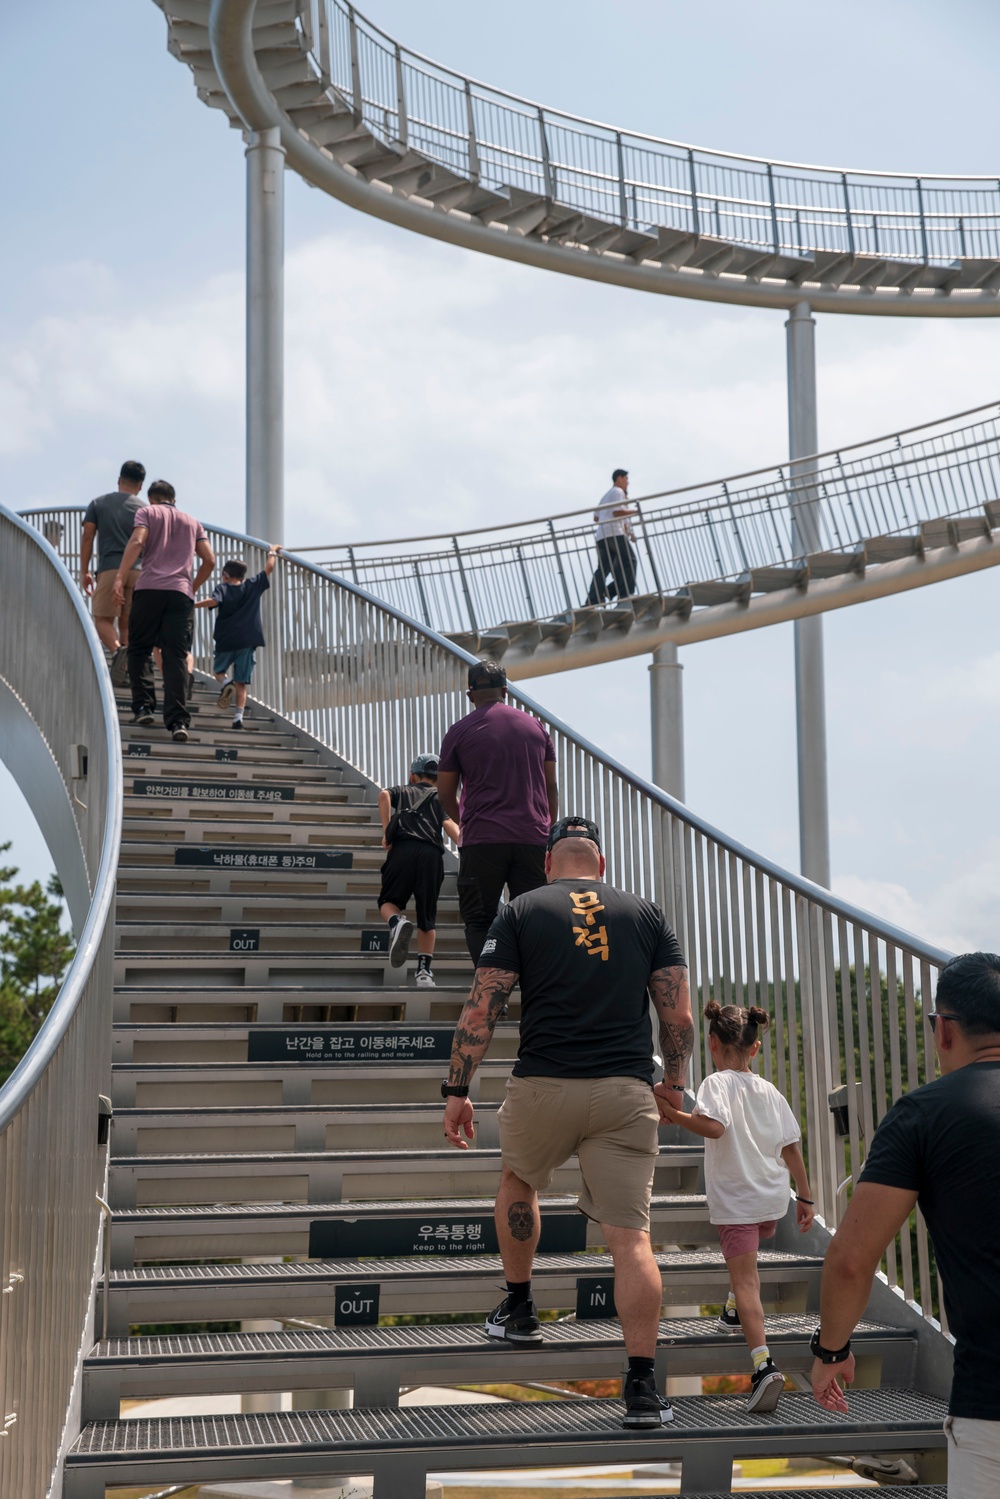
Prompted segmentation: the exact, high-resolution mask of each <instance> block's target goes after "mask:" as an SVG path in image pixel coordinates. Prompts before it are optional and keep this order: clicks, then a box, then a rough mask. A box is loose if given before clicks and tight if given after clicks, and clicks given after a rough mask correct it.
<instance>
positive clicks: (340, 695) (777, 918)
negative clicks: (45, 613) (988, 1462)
mask: <svg viewBox="0 0 1000 1499" xmlns="http://www.w3.org/2000/svg"><path fill="white" fill-rule="evenodd" d="M82 514H83V510H82V508H80V509H75V510H62V511H58V512H57V511H48V512H41V513H38V512H36V513H35V514H34V515H33V519H34V520H35V523H36V524H39V525H43V526H44V525H46V524H48V525H50V526H56V527H58V528H59V537H60V545H61V546H62V547H63V553H64V556H65V557H66V558H67V559H68V560H70V561H72V559H73V558H74V556H75V553H76V549H77V546H78V541H79V531H80V523H81V517H82ZM206 529H207V531H208V534H209V540H210V541H211V542H212V544H213V545H214V546H215V548H216V550H217V552H218V553H219V554H220V555H222V556H227V555H228V556H233V555H234V554H235V556H236V558H237V559H239V560H242V561H244V562H245V563H246V565H247V567H248V569H249V570H250V571H251V572H256V571H258V570H259V569H261V568H262V567H263V566H264V563H265V560H266V549H267V543H266V542H264V541H263V540H260V539H255V538H251V537H246V536H241V535H240V534H239V533H237V532H233V531H229V530H226V529H223V528H221V527H212V526H208V527H206ZM263 608H264V633H265V638H266V639H267V641H268V645H267V648H266V649H265V650H263V651H262V652H261V653H260V655H261V659H260V661H259V664H258V672H257V674H256V675H255V684H254V689H255V694H256V697H257V700H258V701H261V702H263V703H264V704H265V705H267V706H269V707H271V708H273V709H274V710H275V711H277V712H279V713H282V714H283V715H284V716H285V717H286V718H288V719H290V720H291V721H292V722H294V723H297V724H299V725H301V726H302V727H303V728H304V729H306V730H308V732H310V733H311V734H313V735H314V736H315V737H316V738H317V739H319V740H321V741H322V742H324V743H326V744H329V745H330V746H331V747H332V748H334V749H335V750H336V751H337V753H338V754H339V755H340V756H342V757H343V758H344V759H345V760H346V761H347V762H348V763H351V764H353V765H355V766H357V767H358V769H359V770H361V771H362V773H363V774H364V775H365V776H367V777H368V778H369V779H370V780H372V781H374V782H375V783H377V784H378V785H383V786H384V785H389V784H392V782H393V781H394V780H395V779H397V778H398V776H399V774H400V771H401V768H402V767H404V766H405V765H406V764H408V763H409V760H410V759H411V758H412V755H413V754H414V753H415V752H417V751H418V750H423V749H429V748H434V747H436V746H437V745H438V744H440V742H441V739H442V737H443V735H444V733H445V731H446V729H447V728H448V726H449V725H450V724H451V723H453V722H454V721H455V720H456V719H457V718H459V717H460V716H461V715H462V714H463V712H464V711H466V710H467V706H468V705H467V702H466V698H465V674H466V669H467V667H468V665H469V664H471V663H472V662H473V661H474V660H476V659H477V658H476V657H475V656H473V655H472V654H471V653H470V652H468V651H466V650H463V649H461V648H460V647H459V646H457V645H455V644H454V643H453V642H452V641H449V640H447V639H446V638H445V637H444V636H442V635H441V634H439V633H438V632H436V631H435V630H433V629H431V628H429V627H427V626H425V625H422V624H419V623H418V622H417V621H416V620H415V619H413V618H412V616H409V615H407V613H406V612H405V610H402V609H400V608H399V607H397V606H395V605H393V604H390V603H386V602H385V600H383V599H380V598H377V597H375V596H374V595H373V594H372V593H370V592H369V591H367V590H366V589H365V588H363V587H362V586H361V585H359V584H357V583H354V582H352V581H350V580H348V579H346V578H342V577H338V576H336V575H335V574H333V573H331V572H329V571H327V570H326V569H324V568H322V567H320V566H318V565H317V564H316V563H313V562H309V561H307V560H306V559H304V558H301V557H299V556H296V555H295V554H294V553H285V554H284V555H283V557H282V559H281V561H280V562H279V564H278V566H277V568H276V570H275V572H274V574H273V577H272V582H271V588H270V589H269V590H268V592H267V593H266V594H265V596H264V601H263ZM195 655H196V659H197V660H198V661H199V662H200V663H201V664H202V665H203V666H204V667H206V668H208V667H210V665H211V660H212V641H211V623H210V621H209V620H208V619H207V617H206V612H205V611H199V613H198V618H197V620H196V626H195ZM510 695H511V698H512V700H513V701H514V702H515V703H516V705H517V706H518V707H519V708H521V709H522V710H524V711H526V712H529V713H532V714H533V715H534V716H536V717H537V718H539V719H540V720H541V721H542V722H543V723H544V724H545V725H546V726H547V727H548V730H549V732H550V734H551V735H552V738H553V742H554V744H555V748H556V759H557V768H558V775H559V783H560V790H561V805H562V806H563V808H564V810H573V811H576V812H580V813H582V814H584V815H586V816H589V817H593V818H594V819H595V820H596V821H597V822H598V823H599V824H600V825H601V826H602V829H603V834H604V840H603V841H604V847H605V854H606V858H607V862H608V873H607V877H608V879H609V880H610V881H611V882H612V883H614V884H616V885H618V886H619V887H620V888H622V889H626V890H632V891H634V892H636V893H638V894H642V895H644V896H646V897H648V898H651V899H653V900H655V901H657V902H658V904H660V905H661V906H662V907H663V909H664V910H665V911H666V913H667V915H668V919H669V920H670V921H671V923H672V925H673V926H674V929H675V931H676V932H677V934H678V937H679V938H680V940H681V943H682V946H683V948H684V950H685V954H686V957H687V961H688V965H689V970H690V975H691V986H692V992H693V995H694V998H695V1005H696V1008H698V1009H700V1008H701V1006H702V1005H703V1004H704V1002H705V1001H706V1000H707V999H708V998H709V996H710V995H711V996H714V997H716V998H719V999H720V1000H722V1002H724V1003H730V1002H734V1001H735V1002H737V1003H748V1004H749V1003H758V1004H762V1005H764V1006H765V1007H766V1008H767V1009H768V1011H769V1013H771V1015H772V1016H773V1019H774V1025H773V1030H772V1031H769V1032H768V1033H767V1034H766V1037H765V1046H764V1051H763V1061H762V1065H763V1071H764V1074H765V1076H767V1077H769V1078H773V1080H774V1081H775V1083H776V1084H777V1085H778V1087H779V1088H781V1090H782V1091H783V1092H785V1094H786V1095H787V1096H788V1098H789V1099H790V1101H791V1104H792V1107H793V1109H794V1110H795V1112H796V1114H797V1116H798V1117H799V1118H800V1120H801V1121H802V1128H803V1138H804V1141H805V1148H806V1151H807V1156H808V1161H809V1170H810V1179H811V1183H812V1186H813V1189H814V1195H815V1197H816V1200H817V1203H818V1204H819V1208H820V1211H821V1213H822V1214H823V1216H824V1217H825V1218H826V1220H827V1222H829V1223H833V1222H834V1221H836V1218H837V1215H838V1211H839V1203H838V1187H839V1184H840V1183H841V1182H843V1180H844V1179H845V1177H847V1176H848V1175H851V1174H854V1173H856V1171H857V1170H858V1168H859V1166H860V1163H861V1160H862V1158H863V1147H864V1142H865V1141H868V1140H870V1139H871V1137H872V1134H873V1132H874V1128H875V1125H876V1124H877V1123H878V1122H879V1121H880V1120H881V1119H882V1117H883V1116H884V1114H885V1112H886V1109H887V1108H888V1106H889V1104H890V1103H891V1101H892V1100H893V1099H894V1098H896V1097H898V1096H899V1094H900V1092H902V1091H903V1090H904V1089H905V1088H907V1087H914V1086H916V1085H917V1084H918V1083H919V1082H922V1081H925V1080H926V1079H927V1078H928V1077H931V1076H933V1073H934V1049H933V1042H932V1039H931V1033H930V1027H929V1024H928V1022H927V1020H926V1012H927V1009H928V1005H927V1003H926V1001H927V1000H928V999H929V996H930V994H931V991H932V987H933V977H934V974H935V972H936V971H937V970H939V969H940V968H941V966H942V965H943V964H944V963H945V962H947V960H948V957H949V954H948V953H946V952H944V951H942V950H941V949H939V948H937V947H934V946H933V945H932V944H929V943H926V942H923V941H921V940H920V939H919V938H916V937H914V936H912V935H910V934H909V933H907V932H904V931H902V930H900V929H899V928H898V927H896V926H894V925H892V924H891V923H888V922H883V921H880V920H878V919H877V918H875V917H873V916H871V915H870V914H868V913H866V912H864V911H862V910H861V909H859V908H858V907H856V906H853V905H852V904H851V903H850V902H848V901H844V900H842V899H840V898H839V897H838V896H836V895H833V894H832V893H831V892H830V891H828V890H824V889H822V888H820V887H819V886H817V885H814V884H812V883H811V882H810V881H809V880H807V879H804V878H803V877H802V876H801V875H796V874H793V873H791V872H789V871H786V870H784V869H782V868H781V867H780V866H779V865H777V864H775V863H774V862H773V861H772V860H769V859H766V858H763V857H761V856H760V855H758V854H755V853H753V852H752V851H751V850H749V849H747V848H746V847H744V845H742V844H740V843H738V842H737V841H736V840H735V839H732V838H729V837H727V836H726V835H725V834H723V833H721V832H720V831H719V830H718V829H716V828H714V827H713V826H712V825H711V824H710V823H709V822H707V821H706V820H705V819H704V818H701V817H699V816H698V815H697V814H696V813H693V812H691V811H690V809H689V808H687V807H685V806H683V805H682V804H681V803H679V802H677V801H675V800H674V799H673V798H672V797H670V796H668V795H667V794H666V793H665V792H663V791H661V790H660V789H659V788H658V787H656V786H653V785H651V784H650V783H649V782H648V781H646V780H644V779H643V778H642V777H641V776H638V775H636V774H635V773H634V772H632V771H630V770H629V769H628V768H627V767H626V766H624V765H622V764H621V763H620V762H619V761H617V760H615V759H614V758H613V757H612V756H610V755H607V754H605V753H604V752H603V751H601V750H599V749H598V748H597V747H596V746H594V745H593V744H590V743H589V742H588V741H587V740H585V739H584V738H582V737H581V736H580V735H578V734H576V733H574V731H573V730H572V729H570V728H569V727H568V726H567V725H566V724H564V723H562V722H561V720H559V719H558V718H555V717H554V716H553V715H552V714H550V713H548V712H547V711H546V710H544V709H543V708H541V707H540V706H539V705H538V704H537V703H536V702H534V700H533V699H532V698H530V697H529V696H527V694H525V693H523V692H521V691H520V689H519V688H515V687H511V689H510ZM708 1066H710V1059H709V1056H708V1052H707V1045H706V1044H704V1043H703V1045H702V1046H701V1047H700V1048H698V1049H697V1051H696V1055H695V1056H694V1058H693V1059H692V1081H695V1082H696V1081H697V1079H698V1078H699V1077H700V1076H701V1075H702V1073H703V1071H704V1070H705V1069H706V1068H707V1067H708ZM845 1082H847V1083H853V1084H855V1085H856V1086H852V1087H848V1089H847V1108H848V1125H849V1127H848V1135H847V1137H846V1138H841V1137H840V1136H838V1135H837V1134H836V1133H835V1130H834V1127H833V1123H832V1119H831V1115H830V1111H829V1106H828V1098H829V1094H830V1092H831V1091H832V1090H833V1089H834V1088H835V1087H838V1086H839V1085H841V1084H843V1083H845ZM886 1272H887V1275H888V1278H889V1281H890V1284H896V1283H897V1281H898V1282H899V1283H900V1285H901V1288H902V1291H903V1294H904V1295H905V1297H906V1298H907V1300H909V1301H911V1302H914V1301H919V1303H920V1304H921V1305H922V1306H923V1307H924V1308H925V1311H926V1315H928V1316H930V1310H931V1308H932V1306H933V1303H934V1295H935V1286H934V1282H933V1279H932V1276H931V1271H930V1257H929V1250H928V1241H927V1235H926V1229H925V1227H924V1224H923V1221H922V1220H921V1219H919V1218H918V1220H917V1223H916V1227H915V1228H913V1229H912V1230H911V1228H910V1226H909V1225H905V1226H904V1228H903V1230H902V1231H901V1234H900V1237H899V1239H898V1241H897V1242H896V1244H895V1245H894V1246H890V1250H889V1251H888V1253H887V1257H886Z"/></svg>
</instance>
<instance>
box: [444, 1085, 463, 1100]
mask: <svg viewBox="0 0 1000 1499" xmlns="http://www.w3.org/2000/svg"><path fill="white" fill-rule="evenodd" d="M468 1096H469V1090H468V1088H462V1087H459V1086H458V1084H456V1083H442V1084H441V1097H442V1098H468Z"/></svg>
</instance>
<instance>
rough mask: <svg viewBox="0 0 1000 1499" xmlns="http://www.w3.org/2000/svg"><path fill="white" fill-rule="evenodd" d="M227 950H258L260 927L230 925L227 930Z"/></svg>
mask: <svg viewBox="0 0 1000 1499" xmlns="http://www.w3.org/2000/svg"><path fill="white" fill-rule="evenodd" d="M229 951H230V952H260V927H259V926H253V927H250V926H236V927H231V928H230V931H229Z"/></svg>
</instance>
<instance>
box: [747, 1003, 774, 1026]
mask: <svg viewBox="0 0 1000 1499" xmlns="http://www.w3.org/2000/svg"><path fill="white" fill-rule="evenodd" d="M748 1013H749V1016H750V1019H751V1020H752V1021H753V1022H754V1024H755V1025H758V1026H760V1027H761V1029H763V1028H764V1027H765V1026H768V1025H770V1024H771V1017H770V1015H769V1014H768V1013H767V1011H766V1010H762V1009H761V1008H760V1006H759V1005H751V1006H750V1009H749V1012H748Z"/></svg>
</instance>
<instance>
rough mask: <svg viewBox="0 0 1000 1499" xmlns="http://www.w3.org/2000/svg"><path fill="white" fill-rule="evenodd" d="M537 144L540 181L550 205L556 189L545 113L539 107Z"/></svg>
mask: <svg viewBox="0 0 1000 1499" xmlns="http://www.w3.org/2000/svg"><path fill="white" fill-rule="evenodd" d="M538 143H539V148H540V151H541V157H542V181H543V183H544V185H545V196H546V198H547V199H548V201H549V202H550V203H551V202H552V200H553V198H554V197H555V195H556V189H555V182H554V180H553V177H552V159H551V157H550V156H549V138H548V134H547V132H546V129H545V111H544V110H543V109H542V107H541V105H539V107H538Z"/></svg>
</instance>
